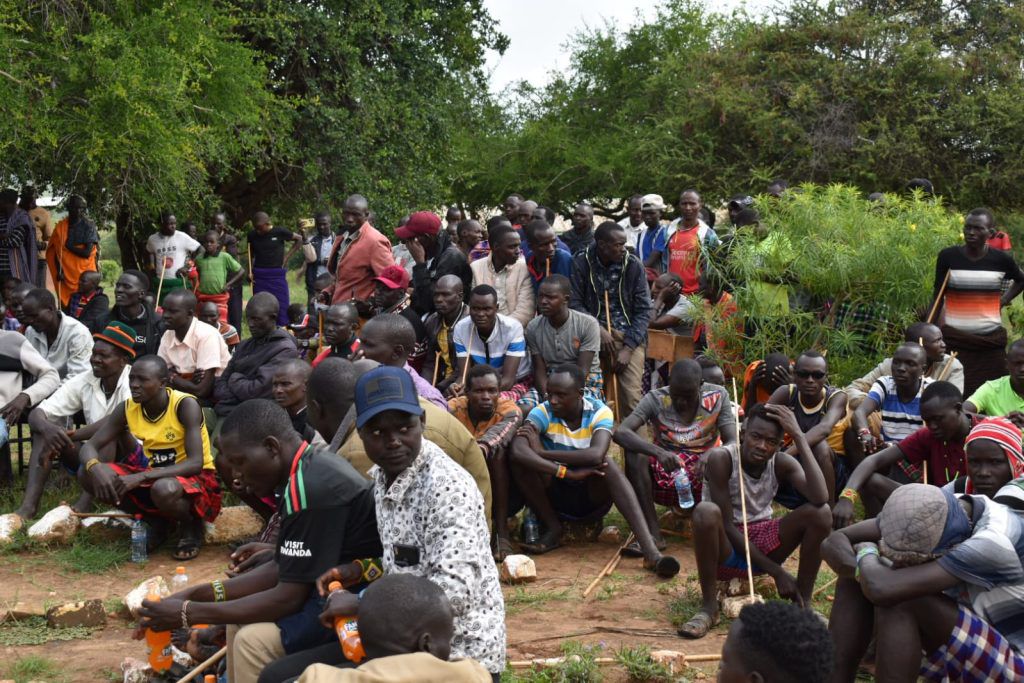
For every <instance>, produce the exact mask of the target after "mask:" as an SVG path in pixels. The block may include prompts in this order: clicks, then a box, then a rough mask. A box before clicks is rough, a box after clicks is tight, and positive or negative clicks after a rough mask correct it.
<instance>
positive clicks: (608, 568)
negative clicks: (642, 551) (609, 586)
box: [583, 534, 635, 597]
mask: <svg viewBox="0 0 1024 683" xmlns="http://www.w3.org/2000/svg"><path fill="white" fill-rule="evenodd" d="M634 538H635V536H634V535H633V534H630V535H629V538H627V539H626V542H625V543H623V544H622V545H621V546H620V547H619V549H618V550H616V551H615V555H614V556H613V557H612V558H610V559H609V560H608V561H607V562H606V563H605V565H604V569H602V570H601V573H600V574H598V575H597V578H596V579H594V580H593V581H591V582H590V585H589V586H587V590H585V591H583V597H587V596H588V595H590V592H591V591H593V590H594V589H595V588H597V584H599V583H601V579H603V578H604V577H606V576H608V575H609V574H611V573H612V572H613V571H615V568H616V567H618V566H619V560H621V559H622V551H623V550H625V548H626V546H628V545H629V544H630V543H632V542H633V540H634Z"/></svg>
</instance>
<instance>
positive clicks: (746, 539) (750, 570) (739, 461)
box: [732, 377, 757, 602]
mask: <svg viewBox="0 0 1024 683" xmlns="http://www.w3.org/2000/svg"><path fill="white" fill-rule="evenodd" d="M738 397H739V394H738V393H737V392H736V378H735V377H733V378H732V400H733V410H734V411H735V410H736V409H737V406H739V403H738ZM737 417H739V416H738V415H737ZM737 424H739V420H737ZM741 448H742V447H741V446H737V447H736V449H737V452H738V456H737V458H736V467H737V469H738V470H739V471H738V472H737V473H736V476H737V477H738V478H739V480H740V512H741V513H742V514H743V553H744V554H745V555H746V557H747V582H748V583H749V585H750V600H751V602H755V601H756V600H757V596H756V595H755V594H754V566H753V565H752V564H751V562H750V536H749V535H748V534H747V487H746V485H745V484H744V483H743V452H742V450H740V449H741Z"/></svg>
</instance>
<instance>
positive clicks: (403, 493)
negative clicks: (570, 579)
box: [318, 366, 505, 681]
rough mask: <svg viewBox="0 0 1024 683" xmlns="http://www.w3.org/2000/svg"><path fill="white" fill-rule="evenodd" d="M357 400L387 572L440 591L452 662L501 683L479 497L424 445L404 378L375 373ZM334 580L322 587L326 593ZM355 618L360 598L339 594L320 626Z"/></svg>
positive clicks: (494, 599)
mask: <svg viewBox="0 0 1024 683" xmlns="http://www.w3.org/2000/svg"><path fill="white" fill-rule="evenodd" d="M355 394H356V429H358V431H359V436H360V437H361V438H362V440H363V444H364V446H365V447H366V454H367V456H368V457H369V458H370V460H371V461H372V462H373V463H374V467H373V468H372V469H371V470H370V472H369V476H370V478H371V480H372V482H373V495H374V500H375V502H376V506H377V527H378V530H379V531H380V538H381V543H382V545H383V546H384V556H383V564H384V573H385V574H395V573H412V574H417V575H420V576H425V577H426V578H428V579H430V580H431V581H433V582H434V583H436V584H437V585H438V586H440V587H441V588H442V589H443V590H444V592H445V593H446V594H447V596H448V599H449V601H451V605H452V610H453V612H454V613H455V635H454V637H453V638H452V652H451V654H452V657H453V658H454V657H461V658H471V659H475V660H477V661H478V662H480V663H481V664H483V665H484V667H485V668H486V669H487V670H488V671H489V672H490V673H491V675H492V676H493V677H494V680H495V681H497V680H499V679H500V676H501V672H502V670H503V669H504V668H505V602H504V598H503V597H502V594H501V586H500V584H499V583H498V572H497V570H496V569H495V565H494V561H493V559H492V558H491V550H490V538H491V534H490V531H489V529H488V527H487V518H486V515H485V513H484V501H483V497H482V496H481V495H480V491H479V490H478V489H477V487H476V484H475V483H474V482H473V478H472V477H470V475H469V474H468V473H467V472H466V471H465V470H464V469H462V468H461V467H459V466H458V465H456V464H455V463H454V462H453V461H452V460H451V458H449V457H448V456H446V455H445V453H444V451H442V450H441V449H440V448H438V447H437V446H436V445H435V444H433V443H431V442H430V441H427V440H426V439H424V438H423V425H424V414H423V408H421V407H420V404H419V401H418V400H417V397H416V388H415V386H414V385H413V382H412V379H411V378H410V377H409V374H408V373H407V372H406V371H405V370H403V369H402V368H392V367H385V366H382V367H379V368H376V369H374V370H371V371H370V372H368V373H366V374H365V375H363V376H362V377H360V378H359V381H358V382H357V383H356V391H355ZM335 571H336V570H332V571H330V572H328V573H327V574H325V575H324V576H323V577H321V579H320V580H319V581H318V585H319V586H320V588H321V590H324V588H325V586H326V585H327V582H329V581H330V580H333V579H332V577H333V575H334V573H335ZM358 610H359V601H358V599H357V598H356V596H355V595H353V594H350V593H347V592H344V591H336V592H334V593H332V594H331V596H330V599H329V601H328V603H327V608H326V610H325V611H324V613H323V615H322V617H323V618H333V617H336V616H351V615H353V614H357V613H358Z"/></svg>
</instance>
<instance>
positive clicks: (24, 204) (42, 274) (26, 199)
mask: <svg viewBox="0 0 1024 683" xmlns="http://www.w3.org/2000/svg"><path fill="white" fill-rule="evenodd" d="M18 206H20V207H21V208H23V209H24V210H25V211H26V212H27V213H28V217H29V218H31V219H32V224H33V225H35V226H36V250H37V257H38V260H37V262H36V281H35V285H36V286H37V287H46V288H47V289H50V290H52V289H53V283H47V282H46V244H47V242H49V241H50V236H51V235H53V219H52V218H51V217H50V212H49V211H47V210H46V209H44V208H43V207H41V206H39V205H38V204H36V189H35V188H34V187H32V186H31V185H25V186H24V187H22V188H21V201H20V202H19V203H18Z"/></svg>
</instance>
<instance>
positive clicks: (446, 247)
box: [412, 230, 473, 315]
mask: <svg viewBox="0 0 1024 683" xmlns="http://www.w3.org/2000/svg"><path fill="white" fill-rule="evenodd" d="M445 275H457V276H458V277H459V279H460V280H462V300H463V301H468V300H469V290H470V289H472V287H473V271H472V270H470V268H469V261H467V260H466V255H465V254H463V253H462V252H461V251H459V248H458V247H456V246H455V245H454V244H452V241H451V238H450V237H449V236H448V233H447V232H446V231H445V230H441V232H440V233H439V234H438V238H437V256H435V257H434V260H433V261H431V263H430V267H429V268H428V267H427V264H426V263H417V264H416V265H415V266H413V269H412V286H413V294H412V307H413V308H415V309H416V312H417V313H419V314H420V315H426V314H428V313H433V312H434V283H435V282H437V281H438V279H440V278H442V277H444V276H445Z"/></svg>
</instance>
